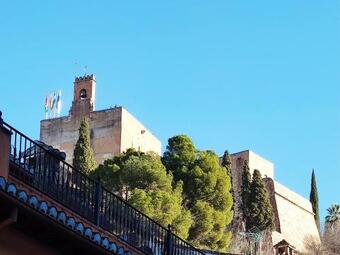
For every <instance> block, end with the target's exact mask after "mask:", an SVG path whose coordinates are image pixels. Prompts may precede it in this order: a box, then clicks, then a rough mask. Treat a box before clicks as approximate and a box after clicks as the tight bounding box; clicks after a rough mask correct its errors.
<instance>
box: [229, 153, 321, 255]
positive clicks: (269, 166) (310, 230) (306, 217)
mask: <svg viewBox="0 0 340 255" xmlns="http://www.w3.org/2000/svg"><path fill="white" fill-rule="evenodd" d="M230 156H231V162H232V164H231V172H232V186H233V193H234V199H235V205H234V214H235V217H234V220H233V223H232V227H233V232H234V235H238V234H239V233H240V232H244V231H245V229H244V228H245V227H244V223H243V219H242V208H241V206H242V205H241V196H240V192H241V185H242V170H243V164H244V161H245V160H247V161H248V164H249V168H250V173H251V174H252V173H253V171H254V169H258V170H259V171H260V172H261V174H262V176H263V177H264V181H265V183H266V188H267V190H268V193H269V195H270V200H271V204H272V206H273V211H274V215H275V229H274V230H273V232H272V243H273V245H275V244H277V243H278V242H280V241H281V240H283V239H285V240H286V241H288V242H289V243H290V244H291V245H293V246H294V247H295V248H296V250H297V251H299V252H303V251H304V249H305V247H304V241H305V240H306V238H308V237H309V236H314V237H316V238H317V239H319V238H320V237H319V232H318V229H317V226H316V224H315V221H314V213H313V210H312V205H311V203H310V202H309V200H307V199H306V198H304V197H302V196H301V195H299V194H297V193H295V192H294V191H292V190H290V189H288V188H287V187H285V186H284V185H282V184H280V183H279V182H277V181H275V180H274V165H273V163H271V162H270V161H268V160H266V159H264V158H262V157H261V156H259V155H257V154H255V153H254V152H252V151H250V150H246V151H241V152H238V153H234V154H231V155H230Z"/></svg>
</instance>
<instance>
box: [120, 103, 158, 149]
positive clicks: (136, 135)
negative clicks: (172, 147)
mask: <svg viewBox="0 0 340 255" xmlns="http://www.w3.org/2000/svg"><path fill="white" fill-rule="evenodd" d="M131 147H133V148H135V149H136V150H140V151H145V152H146V151H154V152H156V153H157V154H159V155H160V154H161V142H160V141H159V140H158V139H157V138H156V137H155V136H154V135H153V134H152V133H151V132H150V131H149V130H147V129H146V127H145V126H144V125H143V124H142V123H140V122H139V121H138V120H137V119H136V118H135V117H133V116H132V114H130V113H129V112H128V111H127V110H126V109H124V108H123V109H122V136H121V152H123V151H126V150H127V149H128V148H131Z"/></svg>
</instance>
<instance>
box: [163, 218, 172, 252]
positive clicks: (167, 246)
mask: <svg viewBox="0 0 340 255" xmlns="http://www.w3.org/2000/svg"><path fill="white" fill-rule="evenodd" d="M172 248H173V245H172V232H171V225H170V224H169V225H168V230H167V233H166V244H165V249H166V250H165V254H166V255H172V254H173V249H172Z"/></svg>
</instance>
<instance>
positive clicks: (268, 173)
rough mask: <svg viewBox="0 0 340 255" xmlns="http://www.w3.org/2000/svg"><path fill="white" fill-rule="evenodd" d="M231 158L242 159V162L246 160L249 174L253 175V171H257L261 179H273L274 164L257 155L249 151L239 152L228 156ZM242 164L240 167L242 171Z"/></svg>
mask: <svg viewBox="0 0 340 255" xmlns="http://www.w3.org/2000/svg"><path fill="white" fill-rule="evenodd" d="M230 156H231V157H232V158H234V159H235V162H236V160H237V158H242V159H243V160H248V165H249V169H250V174H253V171H254V170H255V169H257V170H259V171H260V172H261V174H262V177H269V178H274V164H273V163H272V162H270V161H269V160H267V159H265V158H263V157H261V156H259V155H257V154H256V153H254V152H252V151H251V150H246V151H241V152H237V153H234V154H231V155H230ZM242 167H243V164H242V166H241V168H240V169H241V171H242Z"/></svg>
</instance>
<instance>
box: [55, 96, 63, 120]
mask: <svg viewBox="0 0 340 255" xmlns="http://www.w3.org/2000/svg"><path fill="white" fill-rule="evenodd" d="M56 107H57V114H58V117H59V116H60V113H61V108H62V102H61V90H59V94H58V97H57V105H56Z"/></svg>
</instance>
